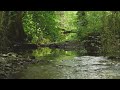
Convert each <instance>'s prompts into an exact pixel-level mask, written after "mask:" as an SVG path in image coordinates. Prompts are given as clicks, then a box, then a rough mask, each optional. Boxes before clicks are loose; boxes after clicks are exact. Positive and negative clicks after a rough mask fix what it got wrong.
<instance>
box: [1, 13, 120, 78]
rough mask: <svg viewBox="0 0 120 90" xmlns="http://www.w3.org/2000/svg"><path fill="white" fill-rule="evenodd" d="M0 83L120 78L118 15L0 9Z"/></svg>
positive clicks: (119, 20)
mask: <svg viewBox="0 0 120 90" xmlns="http://www.w3.org/2000/svg"><path fill="white" fill-rule="evenodd" d="M0 22H1V23H0V79H120V72H119V71H120V12H119V11H96V12H95V11H24V12H23V11H0Z"/></svg>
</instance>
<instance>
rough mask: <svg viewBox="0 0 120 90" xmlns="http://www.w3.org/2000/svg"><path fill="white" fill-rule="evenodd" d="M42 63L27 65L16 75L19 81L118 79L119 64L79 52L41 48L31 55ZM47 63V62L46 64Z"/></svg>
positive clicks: (119, 75) (119, 72) (119, 74)
mask: <svg viewBox="0 0 120 90" xmlns="http://www.w3.org/2000/svg"><path fill="white" fill-rule="evenodd" d="M32 54H33V55H34V56H35V58H36V59H37V60H41V62H42V63H38V64H32V65H29V66H28V68H27V69H24V70H23V71H22V72H20V73H19V74H17V75H16V77H17V78H20V79H112V78H114V79H119V78H120V62H119V61H115V60H114V61H112V60H108V59H107V58H106V57H103V56H86V55H84V54H83V53H82V54H81V53H80V51H79V50H78V51H64V50H59V49H49V48H42V49H39V50H34V51H33V53H32ZM46 61H49V62H46Z"/></svg>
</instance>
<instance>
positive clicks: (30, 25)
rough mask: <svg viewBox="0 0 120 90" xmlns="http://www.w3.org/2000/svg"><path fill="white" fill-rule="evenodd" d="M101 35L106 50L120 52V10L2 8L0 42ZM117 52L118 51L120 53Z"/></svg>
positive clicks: (64, 39) (39, 42) (4, 43)
mask: <svg viewBox="0 0 120 90" xmlns="http://www.w3.org/2000/svg"><path fill="white" fill-rule="evenodd" d="M90 35H92V36H94V35H99V36H100V39H99V40H100V43H101V44H102V50H101V52H102V53H103V52H104V53H109V55H112V54H113V52H116V50H117V51H118V52H119V47H120V45H119V43H120V12H119V11H1V12H0V39H1V41H0V46H1V48H3V46H9V45H13V44H14V43H34V44H48V43H59V42H65V41H69V40H79V42H81V43H82V42H83V41H84V40H85V39H88V37H89V36H90ZM118 52H116V55H119V53H118Z"/></svg>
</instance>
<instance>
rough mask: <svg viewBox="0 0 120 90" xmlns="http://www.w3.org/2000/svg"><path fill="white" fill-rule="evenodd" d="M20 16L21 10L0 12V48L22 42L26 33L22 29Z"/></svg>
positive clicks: (21, 15)
mask: <svg viewBox="0 0 120 90" xmlns="http://www.w3.org/2000/svg"><path fill="white" fill-rule="evenodd" d="M22 17H23V12H22V11H1V12H0V22H1V23H0V31H1V32H0V37H1V38H0V40H1V42H0V46H2V48H5V47H8V46H11V45H13V44H15V43H23V42H24V40H25V36H26V35H25V32H24V29H23V23H22ZM2 48H1V49H2Z"/></svg>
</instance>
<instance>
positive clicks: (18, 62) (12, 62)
mask: <svg viewBox="0 0 120 90" xmlns="http://www.w3.org/2000/svg"><path fill="white" fill-rule="evenodd" d="M38 62H39V61H38V60H35V59H33V58H30V57H28V58H24V57H22V56H20V55H17V54H13V53H12V54H11V53H8V54H0V79H12V75H13V74H15V73H18V72H20V71H21V70H22V69H24V68H27V65H29V64H34V63H38Z"/></svg>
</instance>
